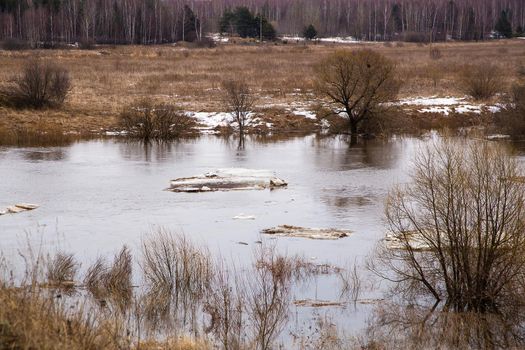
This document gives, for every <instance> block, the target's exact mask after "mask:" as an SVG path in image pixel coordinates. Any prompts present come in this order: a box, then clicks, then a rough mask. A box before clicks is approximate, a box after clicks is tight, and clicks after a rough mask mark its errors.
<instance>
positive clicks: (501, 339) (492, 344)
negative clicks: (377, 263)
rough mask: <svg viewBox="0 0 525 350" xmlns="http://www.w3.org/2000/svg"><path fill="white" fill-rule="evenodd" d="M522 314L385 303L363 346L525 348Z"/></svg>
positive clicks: (375, 313) (374, 315)
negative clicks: (450, 309) (449, 309)
mask: <svg viewBox="0 0 525 350" xmlns="http://www.w3.org/2000/svg"><path fill="white" fill-rule="evenodd" d="M521 311H523V310H521ZM524 321H525V319H524V318H523V312H518V311H517V310H515V312H512V313H510V314H508V313H507V314H498V315H496V314H475V313H453V312H445V311H442V310H432V309H428V308H425V307H421V306H414V305H408V306H407V305H398V304H394V303H385V304H383V305H380V306H378V307H377V308H376V310H375V311H374V313H373V316H372V317H371V319H370V321H369V326H368V327H367V330H366V335H365V337H364V343H365V344H363V345H364V346H365V347H366V348H369V347H373V348H383V346H387V347H388V349H508V348H523V347H524V346H525V327H524V326H525V323H524Z"/></svg>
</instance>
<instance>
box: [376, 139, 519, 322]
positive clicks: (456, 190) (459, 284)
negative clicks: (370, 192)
mask: <svg viewBox="0 0 525 350" xmlns="http://www.w3.org/2000/svg"><path fill="white" fill-rule="evenodd" d="M524 200H525V183H524V182H523V178H522V177H520V171H519V165H518V163H517V160H516V159H514V158H512V157H511V156H510V155H509V154H508V153H507V152H506V150H505V149H504V148H503V147H502V146H499V145H494V144H489V143H488V142H471V143H469V144H464V143H458V142H452V141H447V140H444V141H436V142H435V143H433V144H432V145H430V146H428V147H427V148H426V149H424V151H422V152H421V153H420V154H418V156H417V157H416V159H415V160H414V168H413V174H412V182H411V184H408V185H406V186H400V187H397V188H395V189H394V190H393V191H392V192H391V193H390V194H389V196H388V199H387V203H386V218H387V220H388V223H389V226H390V229H391V231H392V236H393V239H394V242H395V243H396V245H395V246H392V245H390V246H389V245H387V246H386V247H384V248H385V249H384V251H382V254H381V257H380V259H383V260H384V262H385V263H386V266H388V271H390V272H389V273H391V272H392V271H393V272H394V276H392V275H391V274H390V277H389V278H390V279H393V280H395V281H398V282H403V283H402V284H401V285H400V286H402V287H406V289H405V290H406V291H409V292H411V293H414V292H416V293H417V292H423V293H424V294H428V293H429V294H431V295H432V296H433V297H434V298H435V300H436V301H437V302H439V301H441V300H444V301H445V308H446V309H448V310H452V311H456V312H464V311H471V312H480V313H486V312H501V311H503V310H504V309H505V308H507V309H509V308H510V309H514V308H515V307H516V306H518V305H521V304H522V300H523V299H522V294H523V286H524V284H523V278H524V277H525V234H524V232H525V207H524Z"/></svg>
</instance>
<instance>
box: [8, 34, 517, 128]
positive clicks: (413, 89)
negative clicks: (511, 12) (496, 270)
mask: <svg viewBox="0 0 525 350" xmlns="http://www.w3.org/2000/svg"><path fill="white" fill-rule="evenodd" d="M521 44H522V42H521V41H520V40H508V41H505V40H504V41H493V42H485V43H448V44H444V43H443V44H433V47H437V48H439V49H440V51H441V52H442V58H441V59H439V60H438V61H436V60H432V59H431V58H430V57H429V53H428V52H429V51H428V47H424V46H423V47H420V46H417V45H415V44H404V45H403V46H399V45H394V46H392V47H384V46H382V45H374V44H359V45H358V46H357V45H348V46H345V47H347V48H349V49H355V48H357V47H359V48H369V49H373V50H374V51H377V52H379V53H381V54H383V55H384V56H386V57H387V58H389V59H391V60H393V61H395V62H396V66H397V70H398V74H399V76H400V77H402V78H403V80H404V83H405V84H404V85H403V87H402V88H401V90H400V92H399V95H400V97H413V96H431V95H438V96H462V95H463V94H464V92H463V91H462V90H461V89H460V86H459V73H460V72H461V71H462V70H463V66H464V63H465V62H466V61H467V62H469V63H471V64H483V62H485V60H489V61H491V62H493V64H495V65H497V66H498V67H499V68H500V69H501V74H502V78H503V79H504V80H505V81H506V82H508V84H509V86H510V85H511V84H513V83H514V82H515V81H516V79H517V78H516V75H515V74H514V72H515V69H516V67H519V64H520V63H521V61H522V59H523V57H524V55H525V49H524V48H523V45H521ZM341 48H342V47H341V46H340V45H324V44H319V45H307V46H304V45H291V44H288V45H282V46H266V45H263V46H241V45H224V46H218V47H216V48H213V49H187V48H183V47H171V46H147V47H146V46H143V47H138V46H120V47H116V48H110V47H103V48H99V49H98V50H87V51H84V50H45V51H17V52H13V51H9V52H8V51H3V52H0V81H3V82H6V81H8V80H9V79H10V78H11V77H12V75H13V73H14V72H19V71H21V70H22V67H23V65H24V63H25V62H26V61H27V59H28V58H30V57H32V56H33V55H34V54H38V55H39V56H40V57H41V59H42V60H52V61H54V62H56V64H57V65H59V66H60V67H64V68H65V69H67V70H68V71H69V72H70V77H71V80H72V81H73V82H74V84H73V86H72V89H71V92H70V94H69V95H68V98H67V100H66V102H65V104H64V105H63V106H62V108H61V109H60V110H42V111H30V112H29V111H25V110H16V109H9V108H2V107H0V111H1V113H0V130H2V131H3V132H2V133H3V134H6V133H9V134H13V133H14V132H15V130H17V129H21V128H23V129H25V130H28V131H34V130H39V129H41V128H42V127H44V125H45V127H46V128H48V129H58V128H60V129H62V130H63V131H64V132H70V131H74V132H78V133H82V134H88V133H95V134H96V133H100V132H103V131H104V130H116V129H118V128H119V125H118V116H119V114H120V113H121V112H122V110H123V109H124V108H125V107H126V106H130V105H132V104H133V103H134V102H135V101H137V100H141V99H144V98H148V99H151V100H152V101H154V103H167V104H172V105H176V106H179V107H180V108H183V109H184V110H187V111H210V112H216V111H221V106H222V103H221V101H222V99H221V96H222V94H221V90H220V89H219V87H220V84H221V82H222V81H224V80H230V79H239V78H244V79H245V80H246V81H247V83H248V85H249V88H250V89H251V90H252V91H255V92H256V95H257V97H258V103H257V104H256V106H255V111H256V112H258V111H259V110H263V109H265V108H266V109H267V108H268V106H269V105H271V106H275V107H278V108H275V111H276V113H277V114H276V115H273V114H272V119H274V120H276V121H278V122H279V128H280V129H281V130H283V131H290V130H298V128H302V125H301V124H300V123H296V122H297V120H296V119H297V118H295V116H294V119H293V121H294V122H295V125H294V126H292V125H289V126H287V122H286V121H287V120H288V119H287V118H286V116H287V115H288V114H289V113H288V112H287V111H286V108H287V107H290V106H291V105H293V104H294V103H302V104H305V105H306V106H308V105H309V104H311V103H312V98H314V97H315V96H312V89H313V79H312V78H313V77H312V71H313V67H314V66H315V65H316V64H317V63H318V62H319V61H320V60H322V59H323V58H325V57H327V56H328V55H330V54H332V53H333V52H334V51H335V50H338V49H341ZM501 48H506V50H507V53H502V52H501V50H500V49H501ZM430 62H432V64H429V63H430ZM436 77H438V78H436ZM279 110H281V111H282V112H279ZM263 118H264V115H263ZM303 119H304V118H303ZM308 122H309V121H308ZM405 124H407V123H405ZM304 126H305V127H306V128H307V129H308V130H311V129H312V126H311V123H305V125H304Z"/></svg>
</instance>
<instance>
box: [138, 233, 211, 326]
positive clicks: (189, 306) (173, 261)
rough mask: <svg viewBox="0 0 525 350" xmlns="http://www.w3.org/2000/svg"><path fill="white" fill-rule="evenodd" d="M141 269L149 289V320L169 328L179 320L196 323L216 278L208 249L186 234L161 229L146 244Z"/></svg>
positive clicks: (145, 241) (147, 313) (143, 249)
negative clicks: (199, 308)
mask: <svg viewBox="0 0 525 350" xmlns="http://www.w3.org/2000/svg"><path fill="white" fill-rule="evenodd" d="M141 267H142V273H143V278H144V282H145V284H146V285H147V286H148V287H147V290H146V300H145V303H146V305H145V307H146V317H147V319H148V320H149V321H150V322H154V323H156V322H164V323H165V324H166V325H168V326H169V325H173V323H174V322H176V321H177V320H178V318H179V317H182V321H183V322H186V321H187V320H188V319H189V320H190V322H194V321H195V317H196V313H197V308H198V306H199V304H200V303H201V302H202V300H203V299H204V297H205V295H206V291H207V290H208V288H209V285H210V281H211V278H212V275H213V264H212V262H211V257H210V253H209V252H208V250H207V249H206V248H203V247H199V246H197V245H195V244H194V243H192V242H191V241H190V240H189V239H188V238H187V237H186V236H184V235H173V234H171V233H170V232H168V231H165V230H159V231H158V232H156V233H155V234H153V235H151V236H150V237H149V238H147V239H146V240H144V241H143V243H142V261H141Z"/></svg>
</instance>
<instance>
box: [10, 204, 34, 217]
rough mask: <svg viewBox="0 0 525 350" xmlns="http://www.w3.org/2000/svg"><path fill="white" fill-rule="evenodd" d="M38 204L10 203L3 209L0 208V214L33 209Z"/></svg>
mask: <svg viewBox="0 0 525 350" xmlns="http://www.w3.org/2000/svg"><path fill="white" fill-rule="evenodd" d="M38 207H39V205H37V204H30V203H19V204H15V205H11V206H9V207H7V208H5V209H0V215H5V214H17V213H21V212H24V211H28V210H33V209H36V208H38Z"/></svg>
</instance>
